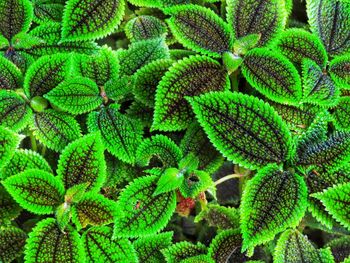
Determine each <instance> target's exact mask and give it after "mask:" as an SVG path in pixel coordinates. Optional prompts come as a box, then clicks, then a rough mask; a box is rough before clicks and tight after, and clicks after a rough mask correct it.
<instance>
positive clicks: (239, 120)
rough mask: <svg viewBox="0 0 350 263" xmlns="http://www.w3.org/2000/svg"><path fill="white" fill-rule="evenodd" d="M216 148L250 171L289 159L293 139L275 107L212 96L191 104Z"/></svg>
mask: <svg viewBox="0 0 350 263" xmlns="http://www.w3.org/2000/svg"><path fill="white" fill-rule="evenodd" d="M191 104H192V107H193V109H194V112H195V113H196V116H197V118H198V120H199V122H200V124H201V125H202V127H203V128H204V131H205V132H206V133H207V135H208V137H209V139H210V141H211V142H212V143H213V144H214V146H215V147H216V148H217V149H218V150H219V151H220V152H221V153H222V154H223V155H225V156H226V157H227V158H228V159H229V160H232V161H234V162H235V163H239V164H241V165H243V166H245V167H249V168H252V169H254V168H259V167H264V166H265V165H266V164H268V163H282V162H284V161H285V160H287V159H288V156H289V154H290V151H291V150H290V149H291V135H290V133H289V130H288V128H287V125H286V124H285V123H283V122H282V120H281V118H280V117H279V116H278V115H277V114H276V112H275V111H274V110H273V108H272V107H271V106H269V105H268V104H265V103H264V102H262V101H261V100H259V99H257V98H254V97H251V96H248V95H244V94H241V93H231V92H222V93H211V94H207V95H203V96H201V97H197V98H195V99H193V100H192V102H191Z"/></svg>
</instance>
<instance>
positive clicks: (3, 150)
mask: <svg viewBox="0 0 350 263" xmlns="http://www.w3.org/2000/svg"><path fill="white" fill-rule="evenodd" d="M19 142H20V137H19V136H18V135H17V134H15V133H13V132H12V131H10V130H9V129H7V128H4V127H1V126H0V168H2V167H4V166H5V165H7V164H8V162H9V161H10V159H11V158H12V156H13V153H14V151H15V150H16V148H17V146H18V145H19Z"/></svg>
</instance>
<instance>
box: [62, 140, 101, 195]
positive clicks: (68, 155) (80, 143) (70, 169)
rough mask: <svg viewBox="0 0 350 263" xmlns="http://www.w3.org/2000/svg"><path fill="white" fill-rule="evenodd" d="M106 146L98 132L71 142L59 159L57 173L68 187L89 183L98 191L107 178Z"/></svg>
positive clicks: (89, 187)
mask: <svg viewBox="0 0 350 263" xmlns="http://www.w3.org/2000/svg"><path fill="white" fill-rule="evenodd" d="M103 152H104V148H103V145H102V141H101V137H100V135H99V134H98V133H93V134H89V135H86V136H84V137H82V138H80V139H77V140H75V141H74V142H72V143H71V144H69V145H68V146H67V147H66V148H65V149H64V151H63V152H62V154H61V156H60V159H59V161H58V167H57V175H58V178H59V179H60V180H61V181H62V182H63V184H64V186H65V188H66V189H68V188H71V187H72V186H74V185H78V184H82V183H89V186H88V188H87V189H88V190H91V191H94V192H98V191H99V190H100V188H101V186H102V185H103V183H104V181H105V178H106V162H105V159H104V155H103Z"/></svg>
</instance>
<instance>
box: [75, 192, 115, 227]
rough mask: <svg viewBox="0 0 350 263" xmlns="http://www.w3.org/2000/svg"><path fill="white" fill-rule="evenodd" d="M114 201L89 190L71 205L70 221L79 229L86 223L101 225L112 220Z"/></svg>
mask: <svg viewBox="0 0 350 263" xmlns="http://www.w3.org/2000/svg"><path fill="white" fill-rule="evenodd" d="M115 207H116V205H115V202H114V201H111V200H109V199H107V198H105V197H104V196H103V195H100V194H96V193H92V192H89V193H87V194H85V195H84V196H83V198H82V199H81V200H80V201H79V202H78V203H77V204H76V205H74V206H73V207H72V222H73V223H74V224H75V225H76V226H77V229H78V230H80V229H82V228H85V227H86V226H87V225H93V226H101V225H106V224H109V223H112V222H113V219H114V215H115V214H116V208H115Z"/></svg>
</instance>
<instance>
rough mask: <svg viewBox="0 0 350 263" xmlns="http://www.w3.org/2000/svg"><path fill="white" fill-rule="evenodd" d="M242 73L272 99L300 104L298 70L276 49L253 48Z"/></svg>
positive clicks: (245, 61) (244, 63)
mask: <svg viewBox="0 0 350 263" xmlns="http://www.w3.org/2000/svg"><path fill="white" fill-rule="evenodd" d="M242 73H243V75H244V77H245V78H246V79H247V81H248V82H249V84H250V85H252V86H253V87H254V88H256V89H257V90H258V91H259V92H260V93H262V94H263V95H265V96H266V97H267V98H269V99H270V100H273V101H275V102H279V103H283V104H291V105H298V104H299V102H300V99H301V98H302V89H301V80H300V76H299V74H298V71H297V70H296V68H295V67H294V65H293V64H292V63H291V62H290V61H289V60H288V59H286V58H285V57H284V56H282V55H280V54H279V53H277V52H275V51H271V50H269V49H267V48H257V49H253V50H251V51H250V52H248V53H247V54H246V56H245V57H244V61H243V64H242Z"/></svg>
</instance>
